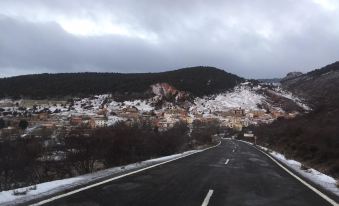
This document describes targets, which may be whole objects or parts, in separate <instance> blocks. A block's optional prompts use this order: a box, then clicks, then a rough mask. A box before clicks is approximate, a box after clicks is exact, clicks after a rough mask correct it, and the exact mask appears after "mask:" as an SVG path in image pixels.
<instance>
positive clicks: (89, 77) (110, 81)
mask: <svg viewBox="0 0 339 206" xmlns="http://www.w3.org/2000/svg"><path fill="white" fill-rule="evenodd" d="M243 80H244V79H243V78H240V77H238V76H236V75H233V74H230V73H227V72H225V71H224V70H220V69H217V68H213V67H191V68H184V69H178V70H174V71H168V72H160V73H134V74H120V73H61V74H36V75H24V76H16V77H10V78H3V79H0V98H4V97H15V98H19V97H26V98H32V99H45V98H63V97H67V96H88V95H92V94H107V93H111V94H114V95H117V96H124V98H130V99H133V98H134V99H135V98H142V97H145V95H146V94H147V91H149V90H150V86H151V85H153V84H156V83H162V82H166V83H168V84H170V85H172V86H174V87H175V88H176V89H178V90H181V91H186V92H189V93H191V94H192V95H194V96H204V95H210V94H215V93H218V92H222V91H225V90H228V89H231V88H233V87H234V86H235V85H237V84H238V83H240V82H242V81H243Z"/></svg>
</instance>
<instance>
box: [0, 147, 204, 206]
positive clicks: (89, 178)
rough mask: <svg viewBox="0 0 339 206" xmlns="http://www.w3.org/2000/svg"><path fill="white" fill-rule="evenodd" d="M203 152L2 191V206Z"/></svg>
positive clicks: (176, 155)
mask: <svg viewBox="0 0 339 206" xmlns="http://www.w3.org/2000/svg"><path fill="white" fill-rule="evenodd" d="M200 151H201V150H190V151H186V152H183V153H180V154H174V155H170V156H164V157H160V158H155V159H150V160H145V161H142V162H138V163H133V164H129V165H125V166H119V167H113V168H109V169H105V170H101V171H98V172H94V173H91V174H87V175H81V176H78V177H73V178H68V179H62V180H55V181H51V182H45V183H40V184H37V185H36V188H35V189H32V186H30V187H24V188H18V189H16V190H9V191H2V192H0V204H1V205H16V204H22V203H25V202H28V201H31V200H34V199H38V198H44V197H47V196H50V195H53V194H56V193H59V192H62V191H65V190H70V189H73V188H76V187H78V186H81V185H86V184H89V183H92V182H96V181H99V180H102V179H103V178H108V177H111V176H112V175H118V174H121V173H127V172H129V171H131V170H137V169H141V168H145V167H148V166H151V165H154V164H158V163H161V162H165V161H169V160H173V159H175V158H179V157H184V156H187V155H190V154H193V153H197V152H200ZM14 191H19V192H27V193H26V194H22V195H14V194H13V193H14Z"/></svg>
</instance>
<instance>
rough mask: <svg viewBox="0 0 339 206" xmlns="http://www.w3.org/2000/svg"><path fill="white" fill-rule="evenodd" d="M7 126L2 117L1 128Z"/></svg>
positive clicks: (0, 120)
mask: <svg viewBox="0 0 339 206" xmlns="http://www.w3.org/2000/svg"><path fill="white" fill-rule="evenodd" d="M3 128H5V120H3V119H0V129H3Z"/></svg>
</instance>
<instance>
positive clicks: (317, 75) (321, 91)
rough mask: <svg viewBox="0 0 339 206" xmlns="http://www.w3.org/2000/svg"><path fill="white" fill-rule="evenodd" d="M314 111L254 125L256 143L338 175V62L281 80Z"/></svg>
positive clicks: (284, 85)
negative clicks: (267, 123)
mask: <svg viewBox="0 0 339 206" xmlns="http://www.w3.org/2000/svg"><path fill="white" fill-rule="evenodd" d="M282 86H283V87H284V88H285V89H288V90H290V91H292V92H293V93H295V94H297V95H299V96H301V97H303V98H304V99H305V100H306V101H308V102H309V103H310V104H312V105H313V111H312V112H310V113H308V114H305V115H301V116H298V117H297V118H295V119H279V120H277V121H275V122H274V123H273V124H271V125H263V126H261V127H258V128H255V134H256V135H257V136H258V137H259V138H258V142H259V143H260V144H264V145H266V146H268V147H270V148H273V149H275V150H278V151H280V152H281V153H284V154H285V155H287V156H289V157H291V158H294V159H297V160H300V161H302V162H303V163H304V164H306V165H311V166H313V167H316V168H318V169H319V170H321V171H323V172H325V173H327V174H331V175H333V176H334V177H336V178H338V177H339V150H338V148H339V124H338V122H339V62H336V63H334V64H331V65H328V66H325V67H323V68H322V69H317V70H314V71H311V72H309V73H307V74H302V75H296V76H295V77H294V78H289V79H285V80H284V81H282Z"/></svg>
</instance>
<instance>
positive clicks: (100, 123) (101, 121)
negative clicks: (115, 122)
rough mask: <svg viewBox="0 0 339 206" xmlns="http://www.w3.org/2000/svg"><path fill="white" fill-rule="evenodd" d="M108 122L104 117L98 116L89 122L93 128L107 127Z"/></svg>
mask: <svg viewBox="0 0 339 206" xmlns="http://www.w3.org/2000/svg"><path fill="white" fill-rule="evenodd" d="M107 123H108V120H107V118H106V117H104V116H96V117H93V118H91V119H90V120H89V125H90V127H92V128H98V127H107Z"/></svg>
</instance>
